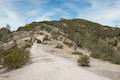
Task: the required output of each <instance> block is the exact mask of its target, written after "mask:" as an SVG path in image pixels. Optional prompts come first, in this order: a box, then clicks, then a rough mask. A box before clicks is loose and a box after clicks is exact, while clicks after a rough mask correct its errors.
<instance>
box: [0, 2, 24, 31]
mask: <svg viewBox="0 0 120 80" xmlns="http://www.w3.org/2000/svg"><path fill="white" fill-rule="evenodd" d="M0 13H1V14H4V16H3V15H0V25H2V26H5V25H6V24H10V25H11V26H12V29H16V28H17V27H18V26H20V25H23V24H24V20H23V19H22V17H21V16H20V15H19V14H18V13H17V12H16V11H15V10H14V7H13V5H12V3H11V2H10V1H8V0H2V1H0Z"/></svg>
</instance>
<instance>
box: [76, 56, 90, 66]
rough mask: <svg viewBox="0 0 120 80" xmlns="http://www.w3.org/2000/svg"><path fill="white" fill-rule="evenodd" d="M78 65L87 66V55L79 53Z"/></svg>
mask: <svg viewBox="0 0 120 80" xmlns="http://www.w3.org/2000/svg"><path fill="white" fill-rule="evenodd" d="M77 62H78V65H81V66H89V63H90V61H89V57H88V56H87V55H80V56H79V59H78V61H77Z"/></svg>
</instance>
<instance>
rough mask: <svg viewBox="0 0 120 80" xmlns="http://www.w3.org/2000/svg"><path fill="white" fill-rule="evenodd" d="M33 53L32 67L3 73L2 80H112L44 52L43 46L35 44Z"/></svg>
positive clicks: (27, 66)
mask: <svg viewBox="0 0 120 80" xmlns="http://www.w3.org/2000/svg"><path fill="white" fill-rule="evenodd" d="M48 49H49V48H48ZM59 51H60V50H58V52H59ZM53 52H54V51H53ZM31 53H32V55H31V57H32V63H31V64H30V65H26V66H25V67H23V68H20V69H17V70H13V71H10V72H6V73H1V74H0V80H110V79H108V78H105V77H101V76H98V75H96V74H95V73H93V72H90V71H87V70H85V69H83V68H81V67H79V66H77V65H76V63H75V62H74V61H72V60H70V59H68V58H64V57H60V56H56V55H52V54H50V53H48V52H46V51H44V49H43V45H41V44H40V45H39V44H36V43H34V44H33V46H32V48H31ZM58 54H59V53H58ZM1 71H2V70H1ZM1 71H0V72H1Z"/></svg>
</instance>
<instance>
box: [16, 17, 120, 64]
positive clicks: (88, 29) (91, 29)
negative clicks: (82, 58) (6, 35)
mask: <svg viewBox="0 0 120 80" xmlns="http://www.w3.org/2000/svg"><path fill="white" fill-rule="evenodd" d="M38 29H41V30H42V29H46V30H47V31H51V30H52V31H53V30H54V31H56V32H57V33H58V34H59V33H60V32H63V33H64V34H66V35H67V36H66V37H67V38H69V39H71V40H72V41H74V42H75V43H76V44H77V46H79V47H81V48H87V49H88V50H90V51H91V54H90V55H91V57H94V58H98V59H101V60H105V61H110V62H112V63H115V64H120V53H119V52H120V29H119V28H116V27H110V26H103V25H101V24H98V23H94V22H91V21H87V20H83V19H71V20H66V19H61V20H59V21H43V22H33V23H31V24H27V25H25V26H23V27H20V28H18V30H17V31H21V30H25V31H31V30H32V31H35V30H38Z"/></svg>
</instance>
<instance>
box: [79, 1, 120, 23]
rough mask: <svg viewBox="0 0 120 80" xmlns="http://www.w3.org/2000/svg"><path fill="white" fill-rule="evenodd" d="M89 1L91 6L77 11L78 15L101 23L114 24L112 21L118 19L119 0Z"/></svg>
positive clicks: (119, 11)
mask: <svg viewBox="0 0 120 80" xmlns="http://www.w3.org/2000/svg"><path fill="white" fill-rule="evenodd" d="M89 2H90V3H91V4H92V6H91V7H90V8H88V9H86V10H83V12H79V13H80V15H79V17H82V18H85V19H89V20H93V21H97V22H99V23H102V24H107V25H116V23H115V22H114V21H116V20H119V19H120V10H119V9H120V5H119V4H120V0H113V1H112V0H90V1H89Z"/></svg>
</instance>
